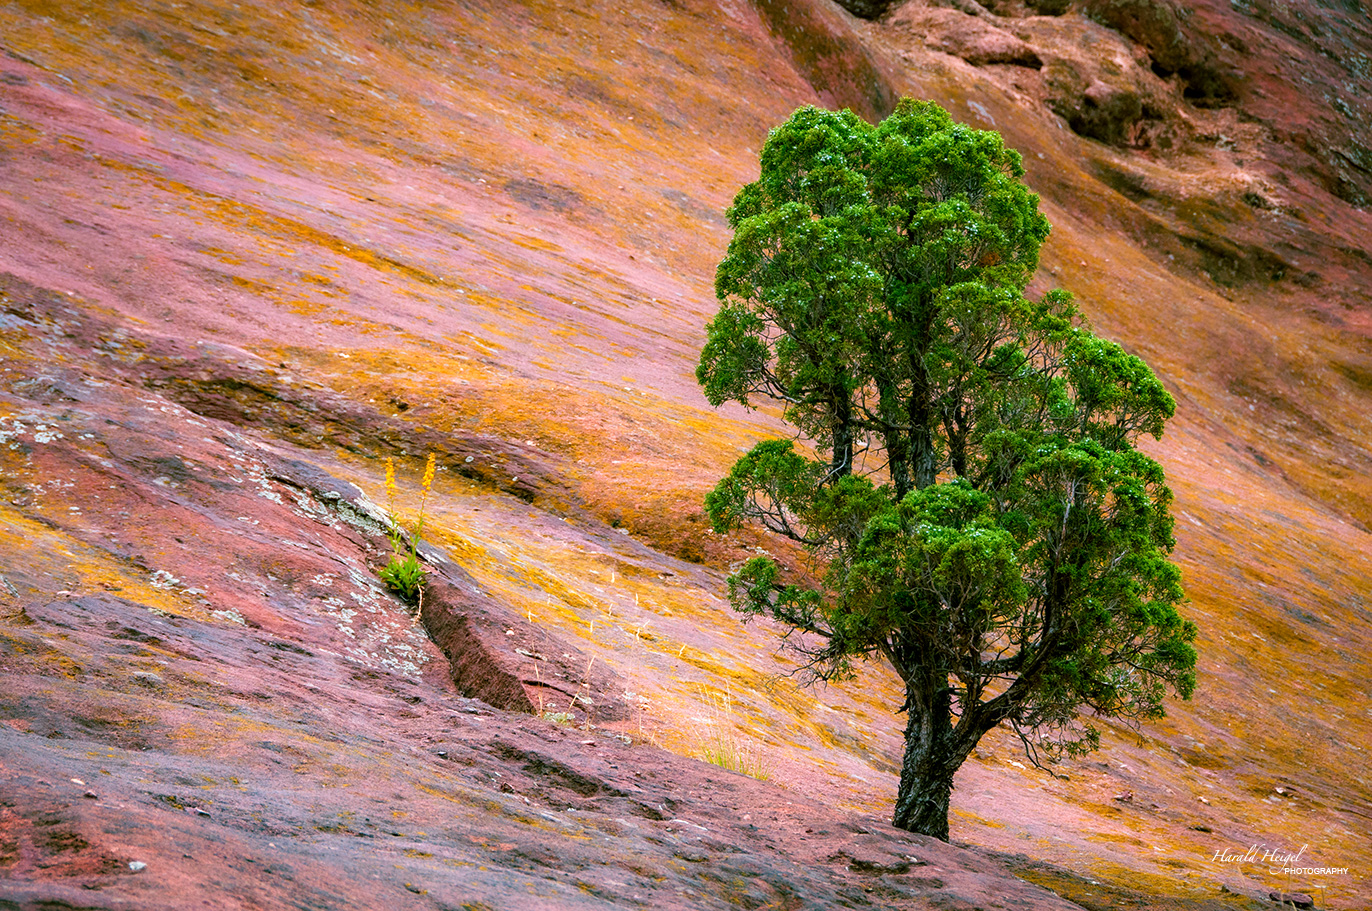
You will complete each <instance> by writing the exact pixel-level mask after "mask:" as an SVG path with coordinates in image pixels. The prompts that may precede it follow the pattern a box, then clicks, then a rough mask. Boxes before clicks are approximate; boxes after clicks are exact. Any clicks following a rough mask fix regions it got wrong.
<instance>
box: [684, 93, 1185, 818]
mask: <svg viewBox="0 0 1372 911" xmlns="http://www.w3.org/2000/svg"><path fill="white" fill-rule="evenodd" d="M1023 176H1024V167H1023V163H1022V161H1021V158H1020V156H1019V155H1018V153H1016V152H1014V151H1013V150H1011V149H1007V148H1006V147H1005V145H1004V142H1003V141H1002V139H1001V137H1000V136H999V134H997V133H994V132H985V131H979V130H974V129H971V128H969V127H967V126H965V125H962V124H958V123H954V122H953V120H952V119H951V117H949V115H948V114H947V112H945V111H944V110H943V109H942V108H940V107H938V106H937V105H935V104H931V103H921V102H916V101H912V100H910V99H906V100H904V101H902V102H901V103H900V104H899V105H898V107H897V108H896V110H895V112H894V113H892V114H891V116H889V117H888V118H887V119H886V120H884V121H882V122H881V123H880V124H877V125H875V126H873V125H870V124H868V123H866V122H864V121H863V120H861V119H860V118H858V117H857V116H856V115H854V114H852V113H851V112H848V111H844V112H841V113H835V112H831V111H825V110H820V109H817V108H813V107H807V108H802V109H800V110H798V111H796V112H795V113H794V114H793V115H792V116H791V118H790V119H789V120H787V121H786V122H785V123H784V124H782V125H781V126H779V127H777V128H776V129H774V130H773V131H772V133H771V134H770V136H769V137H768V140H767V142H766V144H765V146H764V147H763V150H762V153H761V175H760V177H759V178H758V179H757V180H756V181H754V182H753V183H750V184H748V185H746V186H744V187H743V188H742V189H741V190H740V191H739V193H738V196H737V197H736V199H735V201H734V205H733V206H732V207H731V208H730V209H729V211H728V218H729V223H730V225H731V226H732V227H733V229H734V235H733V239H732V242H731V243H730V245H729V249H728V253H727V255H726V256H725V257H724V259H723V261H722V262H721V263H720V264H719V269H718V272H717V275H716V282H715V287H716V292H717V294H718V297H719V299H720V302H721V307H720V310H719V311H718V313H717V314H716V315H715V317H714V318H713V319H712V320H711V322H710V323H709V325H708V327H707V338H706V342H705V346H704V349H703V351H702V353H701V359H700V365H699V367H698V369H697V378H698V379H699V381H700V383H701V385H702V387H703V389H704V392H705V395H706V397H707V398H708V399H709V401H710V402H711V404H713V405H716V406H718V405H720V404H722V403H724V402H726V401H737V402H740V403H743V404H744V405H746V406H752V405H754V404H756V403H758V402H759V401H760V400H773V401H777V402H780V403H781V404H782V406H783V409H784V410H783V414H784V417H785V419H786V421H787V422H789V423H790V424H791V425H793V426H794V427H795V428H796V431H797V433H796V436H797V437H798V438H801V439H803V440H805V441H807V442H808V443H809V446H800V445H797V442H799V441H798V440H768V441H764V442H762V443H759V444H758V445H757V446H756V447H754V448H753V450H752V451H751V452H749V453H748V454H746V455H745V456H743V457H742V458H741V459H740V460H739V461H738V463H737V464H736V465H734V467H733V469H732V470H731V471H730V473H729V475H728V476H727V477H725V478H724V479H723V480H721V481H720V482H719V484H718V486H716V488H715V489H714V490H713V491H712V492H711V493H710V494H709V495H708V497H707V498H706V508H707V512H708V513H709V516H710V519H711V522H712V524H713V526H714V527H715V529H716V530H718V531H723V530H726V529H728V528H731V527H734V526H736V525H738V524H739V523H741V522H756V523H760V524H761V525H763V526H764V527H766V528H767V529H769V530H771V531H772V532H775V533H777V534H779V535H783V536H785V537H787V538H789V539H791V540H793V541H795V542H798V543H799V544H800V545H802V547H803V548H804V549H805V550H806V551H807V552H808V553H809V554H810V555H811V557H812V558H813V565H812V566H811V567H810V569H811V570H812V571H811V572H809V573H796V572H790V571H787V570H786V569H783V568H782V567H781V566H779V565H778V564H777V563H776V562H775V561H774V560H773V559H771V558H770V557H765V556H763V557H757V558H755V559H752V560H749V561H748V562H747V563H745V564H743V565H742V566H740V567H738V568H737V570H736V571H735V572H734V573H733V575H731V577H730V579H729V595H730V599H731V601H732V603H733V605H734V607H735V608H736V609H738V610H739V611H742V612H743V613H744V614H745V615H750V616H751V615H765V616H769V617H773V618H775V619H777V620H780V621H782V622H784V623H786V624H789V625H790V626H791V627H794V628H795V629H796V630H799V631H801V632H802V633H803V634H804V635H801V636H798V637H789V638H788V641H791V642H793V643H794V644H797V647H798V648H799V649H800V650H801V651H802V652H803V653H804V655H805V657H806V667H808V668H809V670H810V671H812V672H813V673H814V675H816V676H817V677H819V678H825V679H828V678H833V677H841V676H844V675H846V674H848V673H850V672H851V670H852V668H853V663H854V661H855V660H859V659H864V658H877V659H881V658H884V659H885V660H886V661H888V662H889V663H890V664H891V666H892V667H893V668H894V669H895V671H896V672H897V674H899V676H900V678H901V680H902V681H903V683H904V686H905V699H904V704H903V705H901V706H896V707H895V708H896V709H898V710H900V711H904V712H906V713H907V715H908V718H907V724H906V730H905V754H904V757H903V761H902V771H901V782H900V789H899V792H898V795H897V799H896V809H895V819H894V822H895V825H896V826H898V827H900V828H904V829H909V830H912V831H915V832H920V833H923V834H928V835H934V836H937V837H940V838H943V839H945V840H946V839H947V838H948V821H947V817H948V807H949V797H950V791H951V788H952V780H953V773H954V772H955V771H956V770H957V768H958V767H959V766H960V765H961V764H962V762H963V761H964V760H965V759H966V758H967V756H968V755H970V753H971V751H972V749H973V748H974V747H975V746H976V744H977V742H978V741H979V739H980V738H981V737H982V736H983V735H984V734H985V733H986V732H987V731H989V730H991V729H992V728H994V727H995V726H997V725H999V724H1001V723H1007V724H1009V725H1010V726H1012V727H1013V729H1014V730H1015V731H1016V732H1017V733H1019V735H1020V737H1021V738H1022V740H1023V742H1024V745H1025V747H1026V749H1027V750H1028V751H1029V754H1030V756H1031V758H1033V759H1034V760H1035V761H1036V762H1037V761H1039V759H1040V757H1043V758H1048V759H1052V758H1056V757H1058V756H1060V755H1062V754H1063V753H1065V752H1079V751H1085V750H1089V749H1091V748H1093V747H1095V746H1096V745H1097V744H1098V740H1099V735H1098V733H1097V730H1096V729H1095V728H1094V727H1093V726H1092V724H1091V723H1090V721H1091V716H1098V717H1111V718H1124V719H1132V720H1139V719H1149V718H1156V717H1158V716H1160V715H1161V714H1162V713H1163V700H1164V697H1165V695H1166V694H1167V692H1168V691H1169V690H1172V691H1175V692H1177V693H1179V694H1180V695H1182V696H1183V697H1189V695H1190V694H1191V691H1192V689H1193V687H1194V682H1195V677H1194V668H1195V651H1194V649H1193V648H1192V646H1191V642H1192V641H1193V640H1194V638H1195V627H1194V626H1193V624H1191V623H1190V622H1188V621H1186V620H1184V619H1183V618H1182V617H1181V615H1180V614H1179V612H1178V610H1177V605H1178V604H1180V603H1181V602H1182V600H1183V593H1182V588H1181V583H1180V573H1179V571H1178V569H1177V568H1176V566H1175V565H1173V564H1172V563H1171V562H1170V560H1169V559H1168V555H1169V553H1170V552H1171V549H1172V547H1173V538H1172V519H1171V516H1170V513H1169V506H1170V503H1171V500H1172V495H1171V492H1170V490H1169V489H1168V487H1167V485H1166V483H1165V480H1164V477H1163V472H1162V469H1161V467H1160V466H1159V465H1158V464H1157V463H1156V462H1155V461H1154V460H1153V459H1151V458H1150V457H1149V456H1147V455H1146V454H1144V453H1143V452H1140V451H1139V450H1138V449H1136V448H1135V445H1134V444H1135V442H1136V441H1137V440H1138V439H1139V438H1140V437H1141V436H1143V435H1150V436H1153V437H1161V435H1162V431H1163V425H1164V423H1165V422H1166V421H1167V420H1168V419H1169V418H1170V417H1171V416H1172V414H1173V412H1174V410H1175V405H1174V402H1173V400H1172V398H1171V396H1170V395H1169V394H1168V393H1167V391H1166V389H1165V388H1164V387H1163V385H1162V383H1161V382H1159V380H1158V379H1157V378H1156V377H1155V376H1154V374H1153V372H1152V371H1151V370H1150V369H1149V368H1148V366H1147V365H1146V364H1145V363H1144V362H1143V361H1142V360H1140V359H1139V358H1138V357H1135V356H1133V355H1131V354H1129V353H1127V352H1126V351H1125V350H1124V349H1123V348H1122V347H1121V346H1119V345H1118V344H1116V343H1114V342H1111V341H1107V340H1105V339H1101V338H1099V337H1097V336H1095V335H1093V334H1092V333H1091V332H1090V331H1089V329H1088V328H1087V327H1086V326H1085V323H1084V321H1083V319H1082V317H1081V316H1080V314H1079V313H1078V311H1077V309H1076V307H1075V304H1074V303H1073V301H1072V298H1071V296H1070V295H1068V294H1067V293H1066V292H1063V291H1051V292H1049V293H1047V294H1046V295H1044V296H1043V297H1042V298H1040V299H1038V300H1030V299H1029V298H1027V297H1026V296H1025V293H1024V292H1025V289H1026V287H1027V286H1028V284H1029V281H1030V279H1031V278H1032V277H1033V274H1034V272H1035V270H1036V269H1037V266H1038V255H1039V248H1040V246H1041V244H1042V243H1043V241H1044V240H1045V238H1047V236H1048V233H1049V228H1050V226H1049V224H1048V221H1047V219H1046V218H1045V217H1044V216H1043V215H1042V214H1041V213H1040V212H1039V211H1038V197H1037V196H1036V195H1035V194H1033V193H1032V192H1030V191H1029V190H1028V188H1027V187H1026V186H1025V185H1024V183H1023ZM811 451H813V452H814V453H816V454H817V455H818V458H815V457H812V456H811V455H810V454H809V452H811ZM814 580H818V581H814Z"/></svg>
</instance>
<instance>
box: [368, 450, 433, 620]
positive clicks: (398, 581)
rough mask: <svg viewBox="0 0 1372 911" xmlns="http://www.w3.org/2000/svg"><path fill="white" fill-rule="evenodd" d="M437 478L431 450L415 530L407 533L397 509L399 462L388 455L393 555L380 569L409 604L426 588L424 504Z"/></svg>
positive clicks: (388, 491) (389, 511)
mask: <svg viewBox="0 0 1372 911" xmlns="http://www.w3.org/2000/svg"><path fill="white" fill-rule="evenodd" d="M433 481H434V455H433V453H429V461H428V464H427V465H425V466H424V480H423V481H422V482H421V483H420V493H419V512H418V513H417V514H416V515H415V520H414V531H413V532H412V533H410V534H408V535H407V534H406V532H405V528H404V523H403V522H402V521H401V518H400V516H399V515H398V514H397V512H396V510H395V493H396V483H395V462H394V460H392V459H389V458H388V459H386V517H387V518H388V519H390V528H389V529H388V530H387V534H388V535H389V536H390V539H391V559H390V562H389V563H387V564H386V565H385V566H384V567H383V568H382V570H381V572H380V573H379V576H380V578H381V581H382V582H384V583H386V587H387V588H389V589H390V590H391V591H393V592H395V593H396V595H398V596H399V597H400V598H401V599H402V600H404V601H405V602H407V603H409V604H417V603H418V602H419V599H420V596H421V595H422V594H423V591H424V583H425V581H427V578H428V577H427V574H426V573H425V572H424V568H423V567H422V566H420V564H419V542H420V541H421V540H422V538H423V534H424V506H425V504H426V503H427V502H428V499H429V491H430V489H432V487H433Z"/></svg>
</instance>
